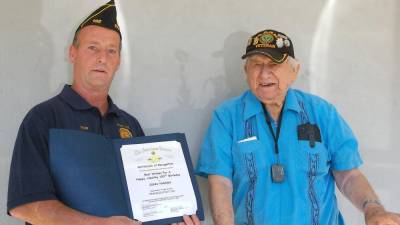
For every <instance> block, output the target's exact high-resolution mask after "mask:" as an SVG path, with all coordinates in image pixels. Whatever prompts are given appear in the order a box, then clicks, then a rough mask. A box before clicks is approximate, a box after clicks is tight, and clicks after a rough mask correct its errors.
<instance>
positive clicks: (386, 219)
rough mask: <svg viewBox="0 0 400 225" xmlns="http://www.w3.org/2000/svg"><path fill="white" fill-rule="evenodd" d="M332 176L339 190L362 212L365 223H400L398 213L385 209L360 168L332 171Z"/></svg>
mask: <svg viewBox="0 0 400 225" xmlns="http://www.w3.org/2000/svg"><path fill="white" fill-rule="evenodd" d="M333 176H334V178H335V182H336V185H337V187H338V188H339V190H340V192H342V193H343V194H344V195H345V196H346V197H347V198H348V199H349V200H350V201H351V202H352V203H353V205H354V206H356V207H357V208H358V209H359V210H361V211H362V212H363V213H364V216H365V223H366V224H367V225H380V224H388V225H400V215H398V214H395V213H390V212H387V211H386V210H385V208H384V207H383V206H382V205H381V204H380V203H379V198H378V196H377V195H376V193H375V192H374V190H373V189H372V187H371V185H370V184H369V182H368V180H367V179H366V178H365V176H364V175H363V174H362V173H361V171H360V170H358V169H352V170H345V171H333Z"/></svg>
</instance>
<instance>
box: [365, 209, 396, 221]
mask: <svg viewBox="0 0 400 225" xmlns="http://www.w3.org/2000/svg"><path fill="white" fill-rule="evenodd" d="M365 224H366V225H400V214H397V213H392V212H388V211H386V210H385V209H384V208H383V207H382V206H371V207H368V208H367V209H366V210H365Z"/></svg>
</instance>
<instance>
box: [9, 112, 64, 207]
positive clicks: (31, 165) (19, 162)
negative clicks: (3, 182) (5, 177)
mask: <svg viewBox="0 0 400 225" xmlns="http://www.w3.org/2000/svg"><path fill="white" fill-rule="evenodd" d="M45 124H46V123H44V121H43V120H41V119H40V118H39V117H38V116H36V115H35V114H34V113H33V112H32V111H31V112H29V113H28V115H27V116H26V117H25V119H24V121H23V122H22V124H21V126H20V128H19V131H18V135H17V139H16V142H15V145H14V151H13V156H12V160H11V167H10V176H9V184H8V201H7V212H9V211H10V210H11V209H13V208H15V207H17V206H20V205H23V204H26V203H31V202H35V201H41V200H50V199H56V196H55V189H54V185H53V181H52V178H51V175H50V170H49V161H48V158H49V157H48V152H49V151H48V128H47V127H46V125H45Z"/></svg>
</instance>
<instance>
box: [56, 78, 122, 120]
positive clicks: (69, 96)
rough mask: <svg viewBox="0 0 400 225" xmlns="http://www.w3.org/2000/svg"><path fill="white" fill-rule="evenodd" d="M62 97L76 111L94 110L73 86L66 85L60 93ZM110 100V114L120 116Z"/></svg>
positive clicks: (108, 97)
mask: <svg viewBox="0 0 400 225" xmlns="http://www.w3.org/2000/svg"><path fill="white" fill-rule="evenodd" d="M60 97H61V98H62V99H63V100H64V101H65V102H66V103H68V104H69V105H70V106H71V107H72V108H74V109H75V110H87V109H91V108H93V106H91V105H90V104H89V103H88V102H87V101H86V100H85V99H84V98H82V96H80V95H79V94H78V93H77V92H76V91H74V89H72V87H71V85H67V84H66V85H64V88H63V90H62V91H61V93H60ZM107 100H108V112H107V114H108V113H115V114H119V112H120V109H119V108H118V107H117V106H116V105H115V104H114V103H113V101H112V99H111V98H110V96H107Z"/></svg>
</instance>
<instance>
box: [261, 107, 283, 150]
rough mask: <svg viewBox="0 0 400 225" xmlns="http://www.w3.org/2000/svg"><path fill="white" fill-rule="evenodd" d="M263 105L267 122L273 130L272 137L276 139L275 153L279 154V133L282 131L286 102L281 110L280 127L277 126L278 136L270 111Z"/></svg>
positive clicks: (270, 129)
mask: <svg viewBox="0 0 400 225" xmlns="http://www.w3.org/2000/svg"><path fill="white" fill-rule="evenodd" d="M262 106H263V110H264V115H265V119H266V120H267V124H268V128H269V131H270V132H271V135H272V137H273V139H274V144H275V146H274V150H275V154H276V155H279V145H278V141H279V134H280V133H281V125H282V117H283V109H284V106H285V102H284V103H283V106H282V110H281V112H280V113H279V118H278V127H277V128H276V136H275V133H274V130H273V129H272V125H271V116H270V115H269V113H268V112H267V110H266V109H265V106H264V104H263V105H262Z"/></svg>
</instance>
